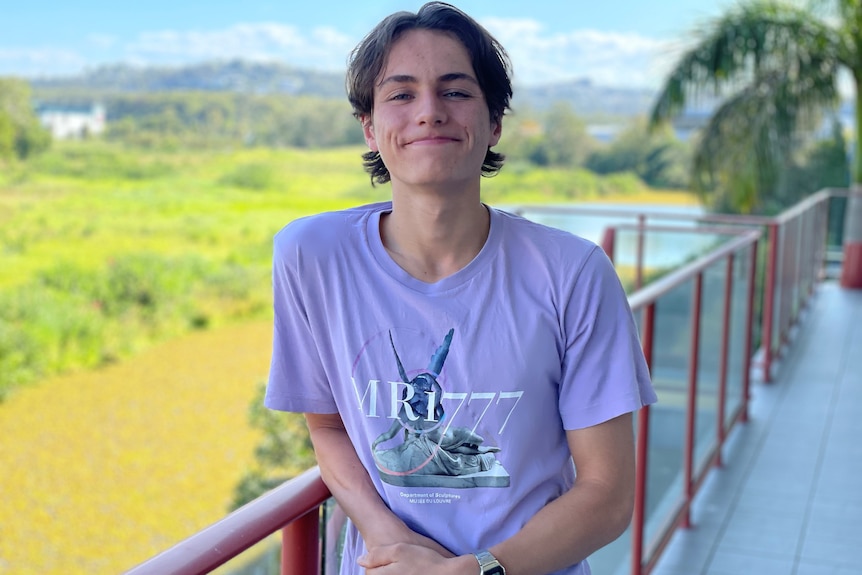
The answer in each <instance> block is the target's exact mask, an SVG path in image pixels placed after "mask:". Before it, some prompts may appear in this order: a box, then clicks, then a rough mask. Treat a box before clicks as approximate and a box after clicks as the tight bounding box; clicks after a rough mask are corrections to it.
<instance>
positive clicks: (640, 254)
mask: <svg viewBox="0 0 862 575" xmlns="http://www.w3.org/2000/svg"><path fill="white" fill-rule="evenodd" d="M645 225H646V215H645V214H638V244H637V262H636V263H635V265H636V267H635V289H636V290H638V289H641V288H642V287H643V285H644V245H645V243H646V239H645V238H644V227H645Z"/></svg>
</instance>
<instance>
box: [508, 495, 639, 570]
mask: <svg viewBox="0 0 862 575" xmlns="http://www.w3.org/2000/svg"><path fill="white" fill-rule="evenodd" d="M630 519H631V506H629V505H628V504H627V501H626V500H625V499H623V500H620V497H619V496H618V494H617V493H615V492H614V491H613V490H611V489H608V487H607V486H603V485H591V484H586V483H584V482H581V483H580V484H579V485H577V486H575V487H573V488H572V489H571V490H570V491H568V492H567V493H565V494H563V495H562V496H561V497H559V498H558V499H556V500H554V501H552V502H551V503H549V504H548V505H546V506H545V507H544V508H543V509H542V510H541V511H540V512H539V513H537V514H536V515H535V516H534V517H533V518H532V519H531V520H530V521H529V522H528V523H527V524H526V525H525V526H524V527H523V528H522V529H521V530H520V531H519V532H518V533H517V534H516V535H515V536H513V537H512V538H510V539H508V540H506V541H503V542H502V543H500V544H499V545H496V546H494V547H492V548H491V552H492V553H493V554H494V555H495V556H496V557H497V559H498V560H499V561H500V562H501V563H502V564H503V565H504V566H505V567H506V574H507V575H532V574H544V573H551V572H553V571H557V570H559V569H563V568H565V567H567V566H570V565H573V564H575V563H577V562H579V561H582V560H584V559H586V558H587V557H588V556H589V555H591V554H592V553H593V552H595V551H596V550H598V549H600V548H602V547H604V546H605V545H607V544H608V543H610V542H611V541H613V540H614V539H616V538H617V537H619V535H620V534H621V533H622V532H623V531H624V530H625V528H626V526H627V525H628V523H629V520H630Z"/></svg>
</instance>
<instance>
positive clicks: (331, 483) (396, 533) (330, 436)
mask: <svg viewBox="0 0 862 575" xmlns="http://www.w3.org/2000/svg"><path fill="white" fill-rule="evenodd" d="M306 420H307V421H308V422H309V432H310V435H311V441H312V443H313V445H314V451H315V455H316V456H317V463H318V465H319V466H320V474H321V476H322V477H323V481H324V483H326V485H327V487H329V490H330V491H331V492H332V495H333V496H334V497H335V500H336V501H338V504H339V505H340V506H341V508H342V509H343V510H344V512H345V514H347V516H348V517H350V519H351V521H352V522H353V524H354V525H355V526H356V528H357V529H358V530H359V533H360V534H361V535H362V538H363V540H364V541H365V544H366V546H367V547H368V548H369V549H371V548H373V547H376V546H379V545H389V544H392V543H413V544H417V545H424V546H426V547H429V548H431V549H435V550H436V551H438V552H439V553H445V554H446V555H447V556H450V555H451V554H450V553H449V552H448V551H447V550H446V549H444V548H443V547H442V546H440V545H439V544H437V543H436V542H434V541H432V540H430V539H428V538H426V537H423V536H421V535H419V534H418V533H416V532H414V531H412V530H411V529H410V528H409V527H408V526H407V525H406V524H405V523H404V522H403V521H402V520H401V519H400V518H399V517H398V516H397V515H395V514H394V513H393V512H392V510H390V509H389V507H387V506H386V504H385V503H384V502H383V500H382V499H381V498H380V495H379V494H378V493H377V489H376V488H375V487H374V483H373V482H372V481H371V478H370V477H369V475H368V472H367V471H366V469H365V467H363V465H362V462H361V461H360V460H359V457H358V456H357V455H356V451H355V449H354V448H353V444H352V443H351V442H350V438H349V437H348V435H347V432H346V431H345V430H344V428H343V427H340V426H339V423H340V418H338V416H337V415H336V416H319V415H318V416H315V415H312V414H307V415H306Z"/></svg>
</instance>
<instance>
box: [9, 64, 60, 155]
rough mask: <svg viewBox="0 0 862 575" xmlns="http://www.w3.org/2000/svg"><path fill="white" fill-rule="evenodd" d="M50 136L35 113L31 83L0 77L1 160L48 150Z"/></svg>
mask: <svg viewBox="0 0 862 575" xmlns="http://www.w3.org/2000/svg"><path fill="white" fill-rule="evenodd" d="M50 142H51V136H50V134H49V133H48V131H47V130H45V129H44V128H43V127H42V126H41V125H40V124H39V120H38V119H37V118H36V115H35V114H34V113H33V106H32V103H31V98H30V85H29V84H27V83H26V82H24V81H22V80H18V79H15V78H0V159H2V158H4V157H5V158H10V157H15V156H17V157H18V158H21V159H25V158H27V157H28V156H30V155H32V154H35V153H38V152H41V151H42V150H44V149H46V148H47V147H48V145H49V144H50Z"/></svg>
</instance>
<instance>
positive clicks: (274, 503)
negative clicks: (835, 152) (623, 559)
mask: <svg viewBox="0 0 862 575" xmlns="http://www.w3.org/2000/svg"><path fill="white" fill-rule="evenodd" d="M836 195H841V192H840V191H836V190H822V191H821V192H819V193H818V194H814V195H813V196H811V197H809V198H807V199H806V200H803V201H802V202H800V204H798V205H797V206H794V207H793V208H791V209H790V210H787V211H786V212H783V213H782V214H781V215H779V216H776V217H774V218H766V217H757V218H739V217H737V216H695V217H686V216H681V215H680V214H655V213H651V214H649V217H650V218H656V217H658V218H666V219H695V220H697V222H698V224H699V225H698V226H697V227H694V228H684V227H681V226H677V227H673V226H654V225H646V217H644V216H643V215H642V214H640V215H638V219H637V223H636V224H635V225H634V226H633V227H634V229H636V230H637V231H638V233H639V234H641V235H643V234H646V233H649V232H651V231H679V232H685V233H720V234H722V235H730V236H731V239H729V240H728V241H726V242H724V243H723V244H722V245H721V246H720V247H718V248H716V249H714V250H712V251H710V252H709V253H707V254H705V255H703V256H700V257H698V258H696V259H695V260H694V261H692V262H689V263H687V264H685V265H683V266H682V267H680V268H678V269H676V270H674V271H672V272H670V273H668V274H666V275H664V276H663V277H661V278H659V279H657V280H655V281H654V282H651V283H650V284H648V285H647V286H645V287H643V288H641V289H639V290H638V291H636V292H635V293H634V294H632V295H630V296H629V304H630V306H631V308H632V310H633V312H635V313H638V312H640V313H642V314H643V316H642V322H641V329H642V334H641V341H642V345H643V349H644V355H645V357H646V359H647V363H648V365H649V367H650V369H651V370H652V369H653V360H654V357H653V355H654V350H655V349H658V344H657V343H656V333H655V325H656V303H657V302H658V301H659V299H660V298H662V297H663V296H666V295H667V294H669V293H670V292H671V291H672V290H674V289H677V288H679V287H680V286H682V285H684V284H685V283H686V282H688V281H690V280H693V282H694V288H693V289H694V294H693V296H692V300H693V302H695V304H696V306H697V307H696V309H694V310H692V311H691V314H692V317H691V318H690V319H691V324H692V329H693V330H696V331H699V330H700V325H701V321H700V318H699V317H695V316H699V314H700V313H701V312H700V310H699V307H700V306H699V302H700V301H701V298H702V291H703V279H704V274H705V273H706V272H707V270H708V269H710V268H711V267H712V266H715V265H716V264H718V263H720V262H722V261H725V262H726V264H725V265H726V271H725V274H726V276H725V281H724V288H723V289H724V302H723V306H724V308H723V312H722V315H723V317H722V319H721V323H722V327H721V330H722V334H721V344H720V346H721V349H720V351H719V354H720V356H721V359H720V361H721V366H720V372H719V376H718V379H719V382H718V400H717V401H719V402H720V403H721V405H720V406H719V407H718V413H719V417H718V418H717V420H718V421H717V426H718V428H717V431H716V438H717V439H716V441H715V442H714V445H711V447H710V449H709V450H708V454H707V457H706V458H705V460H704V461H705V462H704V463H701V464H700V465H698V464H697V462H695V461H694V458H693V450H694V441H693V437H692V435H693V433H694V422H695V420H694V418H695V417H696V415H695V410H694V409H693V407H692V397H691V395H692V394H693V393H697V386H698V381H697V378H698V374H697V371H698V370H697V361H698V354H699V350H698V345H697V341H692V342H691V346H690V351H689V353H690V357H689V360H690V362H691V364H690V366H689V370H688V372H689V373H688V383H687V385H688V390H689V391H688V394H689V397H688V399H687V402H686V411H687V414H686V439H685V447H684V449H685V452H684V461H685V463H684V465H685V468H684V469H683V472H684V475H685V485H684V486H683V489H684V493H683V494H682V496H683V499H682V501H681V502H680V503H679V504H678V505H677V506H676V507H674V508H673V511H672V512H671V514H670V517H669V520H668V521H666V522H665V523H664V525H663V527H662V529H660V530H659V532H658V535H657V536H654V537H653V540H652V541H646V539H645V538H646V530H645V526H646V520H647V518H646V516H645V513H646V506H645V499H646V495H647V485H646V478H647V469H648V466H649V460H648V457H647V454H648V452H649V448H648V446H649V441H650V438H649V430H650V423H649V422H650V419H651V418H650V412H651V409H650V408H649V407H646V408H643V409H642V410H641V411H640V412H639V413H638V426H637V428H638V431H637V488H636V500H635V513H634V519H633V523H632V541H631V557H632V566H631V573H632V575H648V574H649V573H650V571H651V570H652V569H653V568H654V566H655V565H656V563H657V561H658V558H659V556H660V555H661V553H662V551H663V549H664V548H665V546H666V545H667V544H668V543H669V540H670V537H671V535H672V534H673V531H674V530H675V528H676V526H678V525H688V524H689V519H690V518H689V511H690V508H691V503H692V499H693V497H694V496H695V494H696V493H697V491H698V489H699V488H700V486H701V485H702V483H703V481H704V478H705V476H706V473H707V469H708V468H709V467H711V466H714V465H721V464H722V460H721V448H722V445H723V443H724V441H725V438H726V437H727V433H728V431H729V430H730V429H731V428H733V427H734V426H735V425H736V424H737V423H738V422H742V421H745V420H746V419H747V416H748V398H749V385H750V381H749V376H750V373H751V365H752V363H751V362H752V357H751V353H750V351H751V349H752V334H753V326H754V308H755V305H754V303H755V297H756V295H757V293H756V291H755V285H756V283H757V282H756V281H755V278H756V276H757V272H758V251H759V250H758V246H759V243H760V241H761V238H762V237H763V235H764V233H765V234H766V236H767V238H768V241H767V245H768V251H767V257H766V258H765V261H763V264H762V265H764V267H765V271H764V272H763V275H764V277H765V281H764V284H763V286H762V288H761V289H762V296H763V300H764V308H765V309H764V312H763V316H764V321H763V326H764V331H765V333H764V334H763V339H764V347H765V348H766V357H765V360H764V372H765V373H764V376H765V377H764V378H763V379H764V380H765V381H766V380H768V374H769V362H770V361H771V353H772V345H773V344H772V340H771V339H770V338H772V337H773V333H772V332H773V327H772V323H771V322H773V321H775V326H776V329H777V330H778V336H779V337H778V341H781V340H782V339H783V338H784V335H783V334H784V333H785V331H784V330H786V329H788V328H787V325H788V324H789V323H792V321H793V319H795V317H796V316H795V315H794V314H797V315H798V309H799V308H800V307H801V306H803V305H804V304H805V301H806V300H807V297H808V296H810V295H811V293H812V292H813V285H814V283H815V282H816V281H818V280H819V279H821V276H820V274H819V273H818V267H819V266H822V263H823V259H824V254H825V250H823V249H821V247H822V246H818V245H816V244H817V242H819V241H821V239H822V240H823V241H822V242H821V243H823V244H824V245H825V235H823V236H821V235H820V234H821V233H824V234H825V217H824V213H823V211H824V210H823V208H822V207H823V205H824V203H825V201H827V200H828V199H829V198H831V197H834V196H836ZM523 207H524V208H531V207H530V206H523ZM539 208H541V209H542V210H543V211H546V208H545V207H544V206H539ZM522 211H533V210H532V209H525V210H522ZM585 211H586V212H590V213H592V214H604V215H608V214H610V215H613V216H617V217H618V216H620V215H622V213H621V212H620V211H613V210H595V209H593V210H590V209H584V208H569V207H558V208H555V209H554V213H563V212H569V213H576V212H580V213H584V212H585ZM629 215H631V214H629ZM705 223H710V224H714V225H711V226H710V225H703V224H705ZM617 227H619V228H621V229H624V228H627V227H630V226H628V225H626V224H619V225H618V226H617ZM610 239H611V241H610V242H609V245H610V246H613V244H614V242H613V238H612V237H611V238H610ZM791 243H792V244H793V246H792V247H793V249H792V250H791V245H790V244H791ZM808 244H810V245H808ZM642 245H643V244H642V238H639V246H642ZM746 250H750V255H749V260H748V262H749V266H748V269H747V270H746V271H745V273H746V275H747V278H746V282H747V286H748V289H747V290H746V294H745V296H744V297H745V299H746V305H747V307H746V317H745V326H744V342H743V344H742V345H743V349H744V350H745V353H744V355H743V357H742V359H743V365H742V373H743V380H742V383H741V386H742V387H741V389H742V391H741V395H742V397H741V398H740V404H739V405H738V406H737V407H736V410H735V412H733V413H731V414H730V417H729V418H727V420H726V418H725V413H724V409H725V406H724V402H725V398H726V391H725V387H726V381H725V380H726V379H727V361H728V359H727V355H728V350H727V347H728V341H729V340H728V338H729V309H730V306H731V303H732V298H733V297H734V296H733V295H732V294H731V291H732V290H731V286H732V285H733V277H732V275H733V268H734V261H736V260H735V258H736V257H737V255H738V254H741V253H742V252H744V251H746ZM806 250H807V251H806ZM610 255H611V257H613V254H610ZM788 294H789V295H788ZM788 318H790V319H788ZM696 339H697V338H696V337H693V340H696ZM330 496H331V495H330V492H329V490H328V489H327V488H326V486H325V484H324V483H323V481H322V480H321V478H320V471H319V469H318V468H317V467H314V468H312V469H309V470H308V471H306V472H305V473H303V474H302V475H300V476H298V477H296V478H294V479H292V480H290V481H288V482H286V483H284V484H283V485H281V486H280V487H277V488H275V489H273V490H272V491H270V492H268V493H266V494H265V495H263V496H261V497H260V498H258V499H256V500H254V501H252V502H250V503H248V504H247V505H245V506H244V507H242V508H240V509H238V510H237V511H235V512H233V513H231V514H230V515H228V516H227V517H225V518H224V519H222V520H221V521H219V522H217V523H215V524H213V525H212V526H210V527H208V528H206V529H204V530H203V531H200V532H199V533H196V534H195V535H192V536H191V537H189V538H188V539H186V540H184V541H182V542H180V543H178V544H177V545H175V546H174V547H172V548H170V549H168V550H166V551H164V552H163V553H161V554H159V555H157V556H155V557H153V558H152V559H150V560H148V561H146V562H144V563H142V564H140V565H138V566H137V567H134V568H133V569H131V570H129V571H127V572H126V573H127V575H166V574H171V575H200V574H203V573H208V572H210V571H212V570H213V569H215V568H217V567H219V566H221V565H223V564H224V563H226V562H227V561H229V560H230V559H232V558H234V557H236V556H237V555H239V554H241V553H242V552H243V551H245V550H246V549H248V548H249V547H251V546H252V545H254V544H256V543H258V542H260V541H262V540H264V539H265V538H267V537H268V536H270V535H271V534H273V533H276V532H277V531H279V530H282V534H283V541H282V543H283V545H282V553H283V554H282V570H281V572H282V574H283V575H309V574H312V573H319V572H320V543H319V532H320V531H319V529H320V528H319V524H320V520H319V507H320V506H321V505H322V504H323V503H324V502H325V501H326V500H327V499H328V498H329V497H330Z"/></svg>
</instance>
